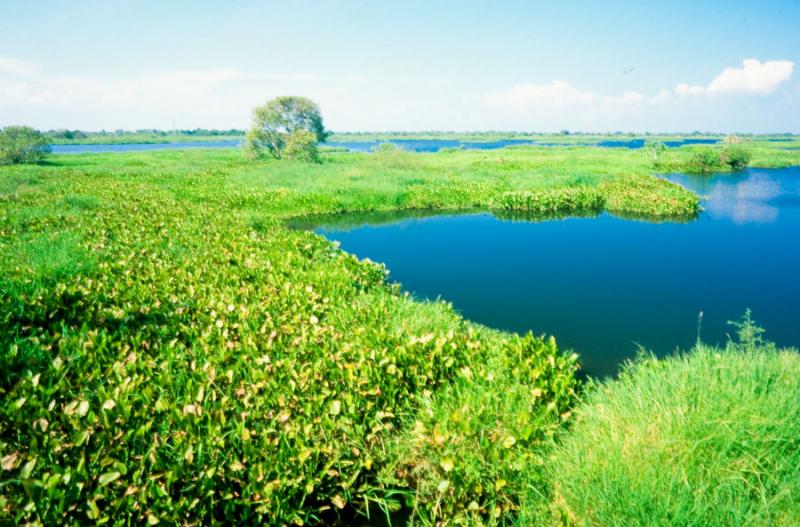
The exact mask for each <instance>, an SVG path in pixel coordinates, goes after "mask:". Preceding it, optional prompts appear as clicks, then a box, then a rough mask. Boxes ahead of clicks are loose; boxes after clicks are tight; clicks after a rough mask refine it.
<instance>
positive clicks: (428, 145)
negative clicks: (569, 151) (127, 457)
mask: <svg viewBox="0 0 800 527" xmlns="http://www.w3.org/2000/svg"><path fill="white" fill-rule="evenodd" d="M381 142H387V143H392V144H394V145H396V146H398V147H399V148H402V149H404V150H409V151H411V152H438V151H439V150H443V149H446V148H465V149H468V150H494V149H497V148H505V147H507V146H520V145H531V146H541V147H559V146H560V147H569V146H596V147H602V148H631V149H638V148H644V146H645V144H646V143H647V140H646V139H626V140H606V141H588V140H587V141H579V142H571V143H558V142H548V141H538V140H536V139H530V140H528V139H500V140H497V141H460V140H456V139H452V140H444V139H419V140H414V139H393V140H391V141H341V142H339V141H337V142H329V143H327V145H328V146H332V147H338V148H346V149H348V150H350V151H351V152H371V151H372V150H374V149H375V148H377V147H378V145H380V144H381ZM718 142H719V139H680V140H675V141H664V144H665V145H666V146H668V147H670V148H676V147H679V146H683V145H697V144H714V143H718Z"/></svg>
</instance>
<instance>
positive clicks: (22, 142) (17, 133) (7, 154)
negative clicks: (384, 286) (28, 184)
mask: <svg viewBox="0 0 800 527" xmlns="http://www.w3.org/2000/svg"><path fill="white" fill-rule="evenodd" d="M48 153H50V145H49V143H48V141H47V138H46V137H45V136H44V135H43V134H42V133H41V132H39V131H38V130H34V129H33V128H31V127H29V126H7V127H5V128H3V129H2V130H0V165H1V164H8V165H14V164H18V163H39V162H41V161H42V160H44V158H45V156H46V155H47V154H48Z"/></svg>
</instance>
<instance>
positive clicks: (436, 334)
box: [0, 142, 800, 525]
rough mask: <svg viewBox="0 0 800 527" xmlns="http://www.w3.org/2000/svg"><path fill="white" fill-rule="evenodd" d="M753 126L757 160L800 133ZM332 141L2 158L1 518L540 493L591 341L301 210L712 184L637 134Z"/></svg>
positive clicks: (219, 513) (442, 514) (682, 204)
mask: <svg viewBox="0 0 800 527" xmlns="http://www.w3.org/2000/svg"><path fill="white" fill-rule="evenodd" d="M745 146H746V147H747V148H748V150H749V151H751V152H753V161H752V162H753V164H763V165H770V166H776V165H780V164H789V163H797V161H798V157H800V152H798V151H793V150H785V149H784V150H781V149H779V148H778V147H776V146H774V145H772V144H769V143H766V142H759V143H757V144H753V145H751V144H745ZM691 159H692V149H690V148H686V149H685V148H680V149H670V150H668V151H667V152H665V153H664V155H663V159H662V161H661V165H662V166H664V167H667V168H674V169H679V168H680V167H686V166H688V165H689V164H690V163H691ZM320 161H321V163H318V164H310V163H305V162H301V161H294V160H281V161H277V160H272V159H266V160H264V161H259V162H253V161H250V160H248V159H247V158H246V157H245V155H244V153H243V152H242V151H239V150H185V151H177V150H174V151H160V152H144V153H125V154H103V155H99V154H78V155H69V156H67V155H64V156H53V157H52V158H51V159H50V160H49V161H48V163H46V164H41V165H20V166H7V167H3V168H1V169H0V350H2V353H0V460H1V461H2V469H1V470H0V523H10V524H22V523H26V522H31V523H35V522H39V523H41V524H84V523H88V522H97V523H103V522H108V523H112V524H128V523H131V524H141V523H145V522H147V523H150V524H157V523H164V524H174V523H198V522H205V523H212V522H215V521H216V522H229V523H231V522H237V523H251V524H256V523H265V522H269V523H273V524H298V525H299V524H314V523H318V522H321V521H324V522H334V521H335V520H336V519H337V518H341V519H342V521H349V519H350V518H351V517H352V515H353V514H354V513H366V512H368V511H372V512H374V511H375V510H376V509H378V510H379V509H383V510H384V511H386V512H389V511H394V510H396V509H397V508H400V507H403V506H404V505H407V506H408V508H409V512H411V513H412V514H413V515H414V516H415V517H416V518H417V519H418V520H419V521H420V522H422V523H423V524H426V523H434V522H439V521H442V520H447V519H452V521H453V522H455V521H458V522H462V523H469V522H478V521H480V522H487V523H497V524H502V523H508V522H511V521H514V519H515V518H516V516H517V514H518V512H521V513H524V514H529V515H532V514H534V513H536V514H539V513H540V512H541V508H542V506H543V505H542V504H543V503H545V502H546V501H547V497H548V496H550V495H551V491H550V490H549V489H551V488H558V489H561V487H560V486H557V487H552V486H551V484H550V481H551V478H552V477H553V476H552V475H550V473H549V471H548V470H547V468H548V462H547V459H548V458H547V457H546V456H547V455H548V450H547V449H548V446H547V445H548V444H549V443H550V441H551V440H550V438H551V437H552V436H554V435H556V432H558V431H559V430H560V429H561V428H562V427H563V425H564V423H569V421H570V420H571V417H570V415H571V414H570V408H571V407H572V405H573V401H574V399H575V397H576V390H577V384H576V379H575V368H576V358H575V357H574V356H571V355H566V354H562V353H560V352H559V350H558V349H557V347H556V345H555V343H554V342H553V341H551V340H550V339H547V338H539V337H533V336H525V337H520V336H515V335H510V334H506V333H500V332H496V331H492V330H489V329H487V328H484V327H480V326H477V325H474V324H472V323H470V322H468V321H465V320H463V319H462V318H461V317H460V316H459V315H458V314H457V313H456V312H455V311H454V310H453V309H452V307H451V306H450V305H448V304H446V303H444V302H419V301H417V300H415V299H413V298H410V297H408V296H407V295H404V294H403V293H402V292H401V291H399V289H398V288H397V287H396V286H391V285H389V284H387V283H386V281H385V278H386V270H385V269H384V268H383V267H382V266H380V265H376V264H373V263H370V262H368V261H358V260H357V259H356V258H355V257H353V256H352V255H348V254H346V253H344V252H342V251H340V250H338V249H337V248H336V247H335V246H334V245H333V244H332V243H330V242H328V241H326V240H325V239H323V238H321V237H319V236H316V235H314V234H311V233H308V232H303V231H296V230H291V229H289V228H287V227H286V225H285V224H284V221H285V220H287V219H292V218H294V219H297V218H301V217H304V216H306V215H308V214H314V213H316V214H326V213H328V214H329V213H340V212H347V211H353V212H373V213H378V214H385V215H387V217H388V216H391V215H392V214H394V213H396V212H397V211H400V210H405V211H427V212H428V213H430V212H432V211H448V210H467V209H470V210H471V209H484V210H493V211H495V212H496V213H498V214H504V213H522V212H544V213H556V214H572V213H578V212H580V211H581V210H582V209H584V208H586V206H587V205H588V206H589V208H593V209H594V212H597V211H598V210H605V211H608V212H610V213H613V214H619V215H633V216H637V217H638V216H645V217H648V218H656V219H662V220H664V219H671V218H674V217H676V216H678V217H683V218H687V217H693V216H694V214H696V212H697V210H698V199H697V196H695V195H694V194H692V193H690V192H688V191H687V190H685V189H683V188H682V187H679V186H677V185H673V184H671V183H669V182H667V181H665V180H662V179H658V178H655V177H653V176H652V175H651V172H652V166H651V158H650V157H649V156H648V154H647V153H646V152H644V151H636V150H612V149H599V148H583V147H565V148H537V147H519V148H508V149H503V150H493V151H450V152H440V153H437V154H411V153H408V152H404V151H401V150H397V149H385V150H381V151H379V152H377V153H375V154H354V153H338V152H337V153H325V152H323V153H321V154H320ZM787 371H793V370H787ZM791 395H795V394H794V393H792V394H791ZM776 397H777V396H776ZM775 402H776V404H777V402H780V401H778V400H777V399H776V400H775ZM645 415H649V414H645ZM640 421H641V419H640ZM580 429H581V428H580V425H578V426H576V431H577V432H579V431H580ZM770 430H771V429H770ZM564 444H565V445H567V443H564ZM564 448H566V446H565V447H564ZM553 481H556V482H557V483H558V485H560V484H561V483H559V482H558V481H559V480H553ZM559 492H560V493H561V494H560V495H563V496H565V499H566V496H568V494H567V491H566V490H563V491H561V490H559ZM570 507H574V508H575V509H574V510H575V512H574V514H576V515H577V514H578V512H579V511H578V509H577V505H575V506H572V505H570ZM570 510H573V509H572V508H571V509H570ZM576 517H577V516H576Z"/></svg>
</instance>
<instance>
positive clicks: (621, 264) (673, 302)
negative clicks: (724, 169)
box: [316, 168, 800, 376]
mask: <svg viewBox="0 0 800 527" xmlns="http://www.w3.org/2000/svg"><path fill="white" fill-rule="evenodd" d="M667 177H668V178H669V179H671V180H673V181H676V182H678V183H680V184H683V185H686V186H688V187H690V188H693V189H695V190H696V191H697V192H699V193H701V194H702V195H704V196H706V199H705V201H704V207H705V209H706V210H705V212H704V213H703V214H702V215H701V216H700V217H699V218H698V219H697V220H695V221H692V222H688V223H678V222H673V223H648V222H644V221H630V220H624V219H620V218H616V217H613V216H610V215H607V214H603V215H600V216H598V217H594V218H569V219H563V220H545V221H540V222H520V221H517V222H512V221H503V220H500V219H497V218H495V217H494V216H492V215H490V214H486V213H483V214H467V215H456V216H435V217H416V218H404V219H398V218H396V217H394V218H392V217H387V216H385V215H384V216H377V217H372V218H370V217H347V216H338V217H334V218H331V219H329V220H327V223H324V224H319V223H317V227H316V230H317V232H319V233H321V234H323V235H325V236H327V237H328V238H330V239H333V240H337V241H339V242H340V243H341V246H342V248H343V249H344V250H346V251H348V252H351V253H354V254H356V255H358V256H359V257H362V258H363V257H369V258H370V259H372V260H373V261H378V262H384V263H385V264H386V265H387V267H388V269H389V270H390V272H391V275H390V278H391V280H394V281H398V282H400V283H402V285H403V287H404V288H405V289H407V290H409V291H411V292H413V293H414V294H415V295H417V296H419V297H422V298H437V297H441V298H443V299H446V300H448V301H451V302H452V303H453V304H454V307H455V308H456V309H457V310H459V311H460V312H462V313H463V314H464V316H466V317H467V318H469V319H471V320H473V321H476V322H480V323H482V324H486V325H488V326H491V327H495V328H500V329H505V330H511V331H517V332H525V331H528V330H533V331H534V332H535V333H547V334H553V335H555V336H556V338H557V340H558V342H559V343H560V344H561V346H562V347H564V348H571V349H573V350H575V351H577V352H578V353H580V355H581V357H582V362H583V365H584V369H585V370H586V371H587V372H588V373H590V374H592V375H598V376H602V375H609V374H613V373H615V372H616V371H617V369H618V366H619V364H620V363H621V362H622V361H623V360H625V359H627V358H631V357H633V356H634V355H635V354H636V352H637V347H638V346H639V345H641V346H643V347H645V348H647V349H649V350H652V351H654V352H656V353H657V354H661V355H663V354H666V353H670V352H672V351H674V350H675V348H676V347H680V348H682V349H685V348H687V347H689V346H691V345H692V343H693V342H694V341H695V339H696V337H697V329H698V315H699V313H700V312H701V311H702V312H703V322H702V327H701V338H702V339H703V340H704V341H706V342H709V343H724V342H725V341H726V339H727V336H728V334H733V332H734V331H735V328H733V327H731V326H729V325H728V324H726V321H728V320H734V319H739V318H740V317H741V316H742V314H743V313H744V311H745V309H746V308H751V309H752V310H753V316H754V317H755V319H756V321H757V322H758V323H759V324H761V325H763V326H764V327H766V329H767V336H768V338H770V339H771V340H774V341H776V342H777V343H779V344H781V345H793V346H800V270H799V269H798V263H800V168H790V169H781V170H762V169H751V170H747V171H745V172H741V173H738V174H724V175H711V176H686V175H674V176H667Z"/></svg>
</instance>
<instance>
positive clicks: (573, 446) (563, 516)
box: [526, 316, 800, 527]
mask: <svg viewBox="0 0 800 527" xmlns="http://www.w3.org/2000/svg"><path fill="white" fill-rule="evenodd" d="M739 335H740V340H739V342H738V343H729V344H728V346H727V347H726V348H725V349H719V348H713V347H709V346H706V345H698V346H697V347H696V349H694V350H693V351H692V352H691V353H689V354H686V355H680V356H675V357H670V358H666V359H662V360H657V359H655V358H641V359H640V360H638V361H637V362H635V363H633V364H630V365H628V366H627V367H626V368H625V370H624V372H623V373H622V374H621V375H620V377H619V378H618V379H617V380H613V381H609V382H607V383H604V384H599V385H597V386H595V387H594V388H593V389H592V390H591V391H590V394H589V396H588V397H587V399H586V400H585V401H584V403H583V404H582V405H581V406H580V408H579V409H578V410H577V411H576V418H575V421H574V428H573V429H572V430H571V431H570V432H568V433H567V435H566V438H565V439H564V441H563V443H562V444H561V445H560V446H559V447H557V450H556V452H555V454H554V455H553V457H552V459H551V460H550V463H549V464H548V467H549V469H548V472H549V474H550V477H551V480H552V485H553V487H552V492H553V494H552V502H551V506H552V510H553V511H554V512H555V515H556V519H558V518H560V520H561V521H562V522H564V521H566V522H567V523H569V524H570V525H586V526H588V525H591V526H598V527H603V526H612V525H614V526H617V525H704V526H746V525H778V526H780V525H785V526H790V525H798V524H799V523H800V507H798V505H797V504H798V503H800V355H798V354H797V352H796V351H793V350H783V351H779V350H776V349H775V347H774V346H773V345H771V344H766V343H763V342H762V341H761V340H760V330H759V329H758V328H757V327H756V326H754V325H753V324H752V322H750V320H749V316H748V317H747V318H746V319H745V321H744V323H742V324H741V325H740V329H739ZM532 501H533V500H532ZM534 509H535V507H531V508H530V509H528V510H527V511H526V512H527V513H528V514H529V515H530V516H532V517H533V518H536V517H537V514H536V513H535V512H534ZM531 521H533V519H531ZM538 521H542V520H541V517H539V519H538Z"/></svg>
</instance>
